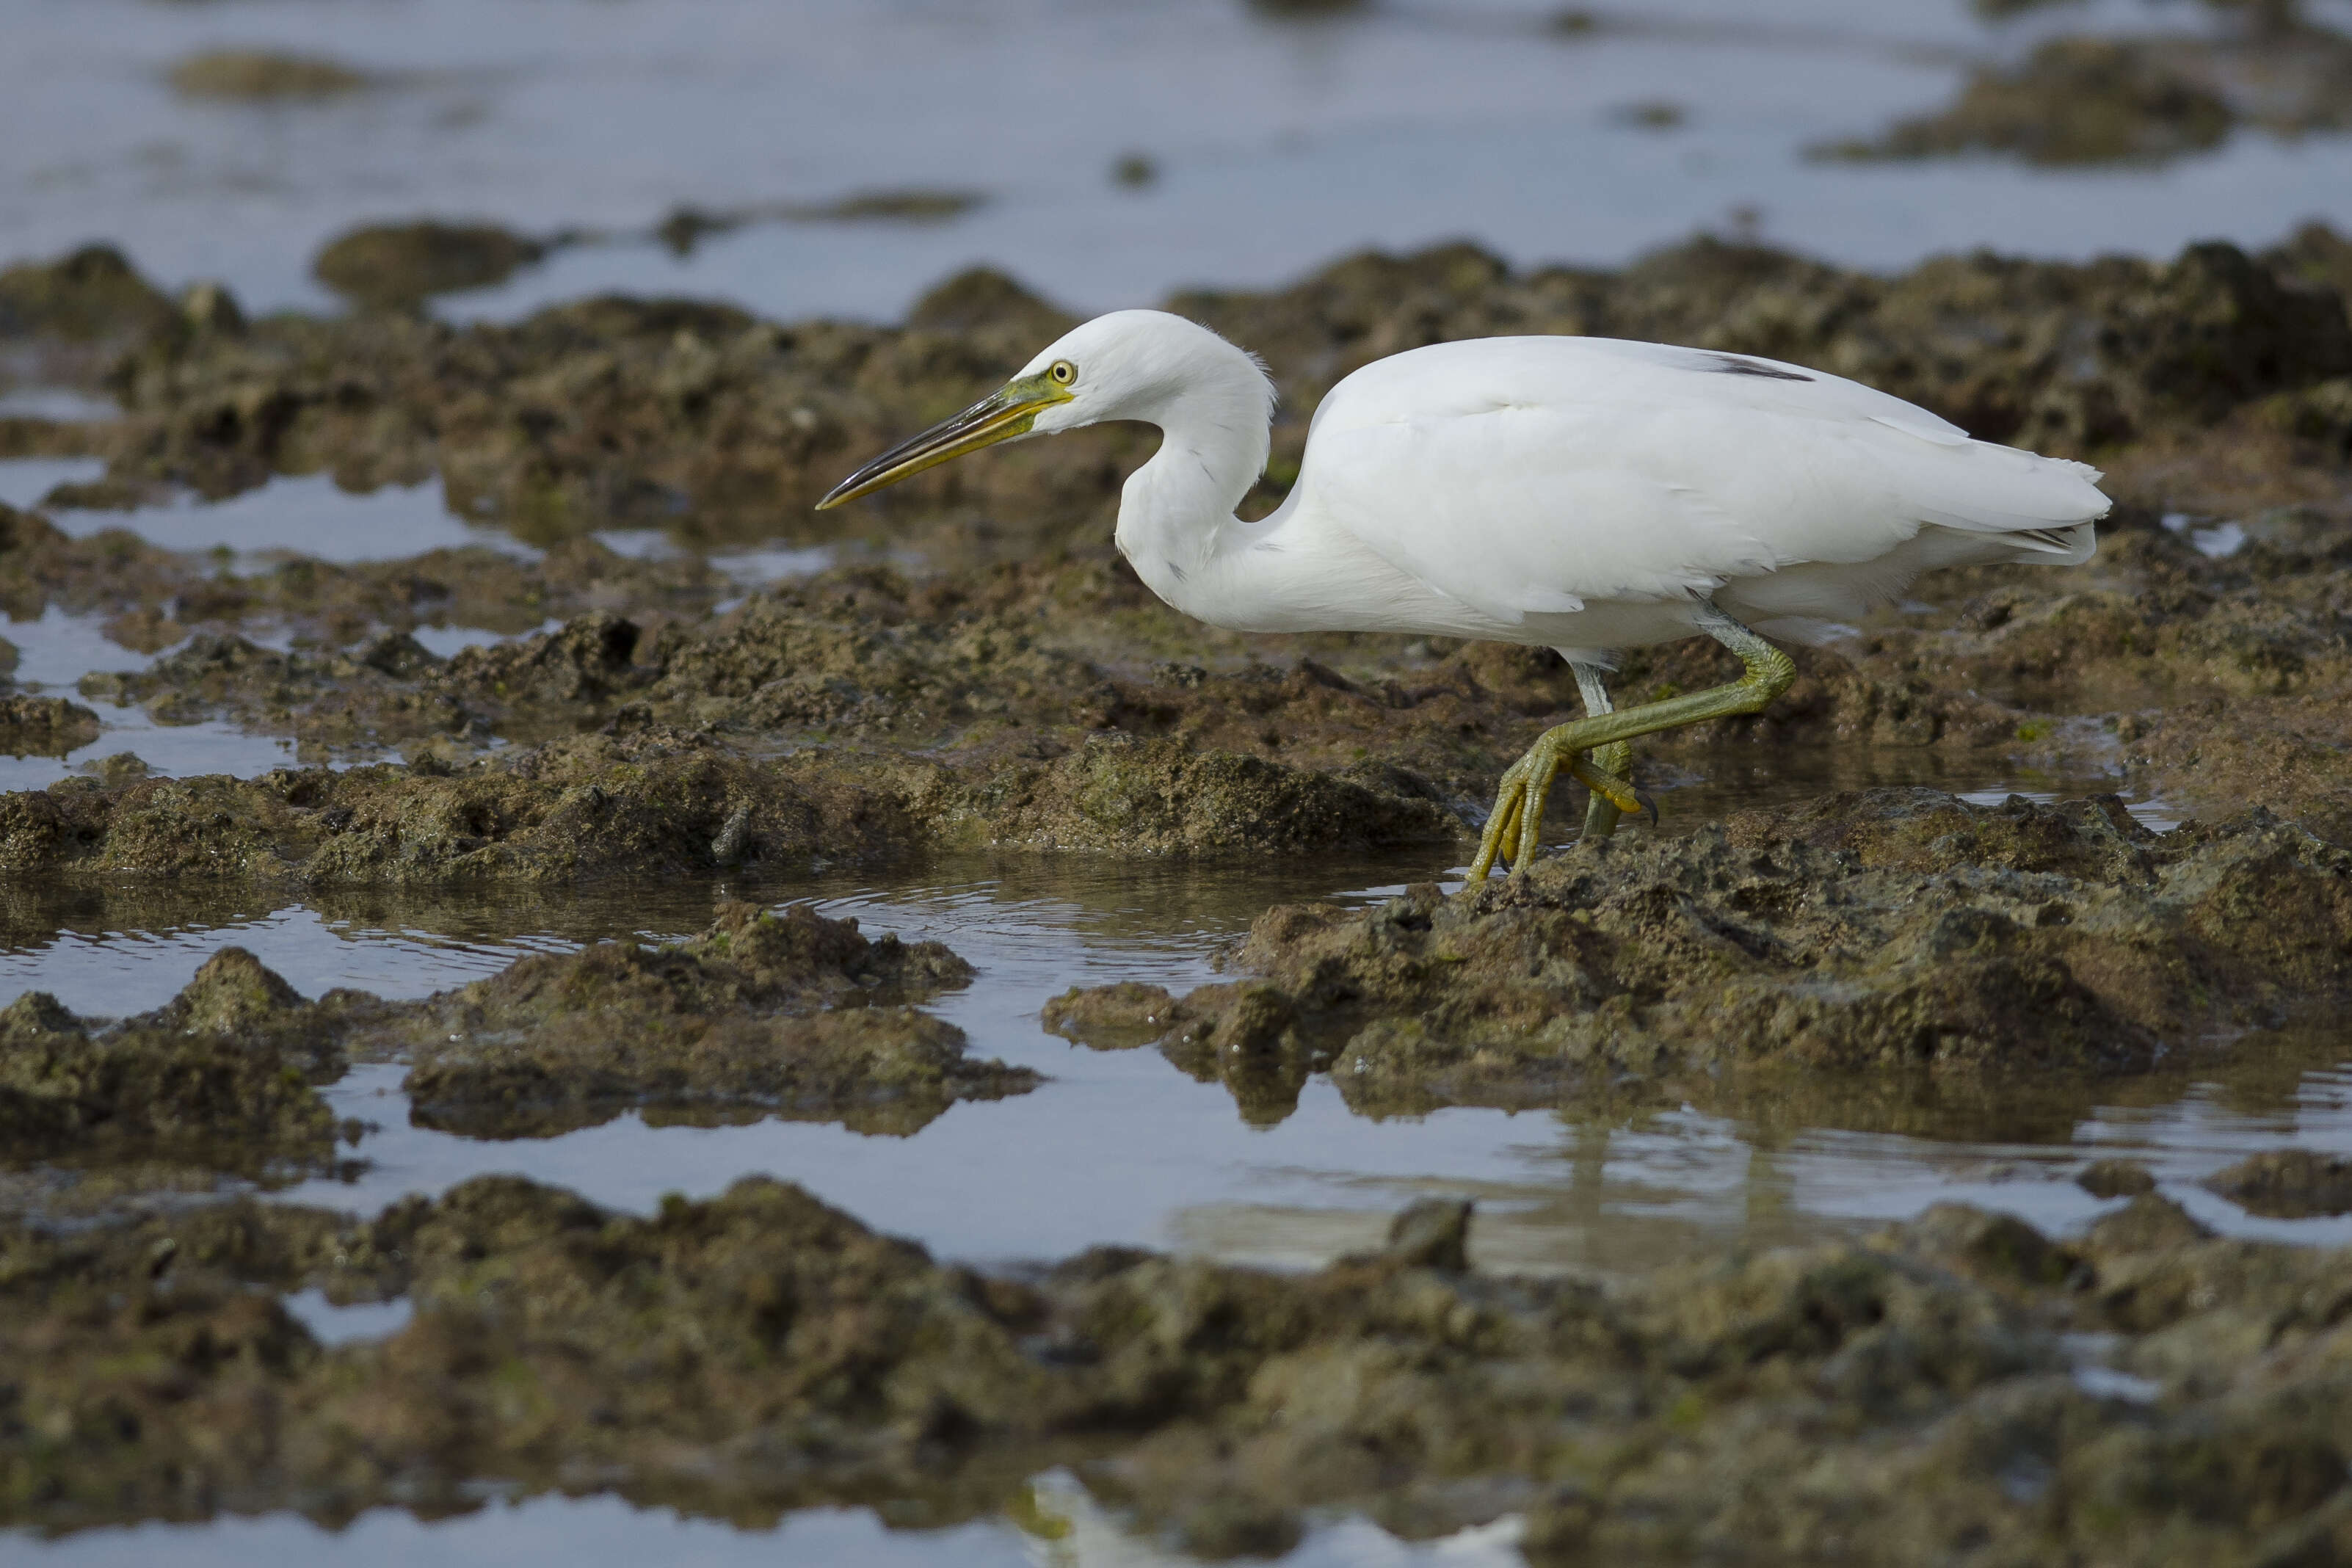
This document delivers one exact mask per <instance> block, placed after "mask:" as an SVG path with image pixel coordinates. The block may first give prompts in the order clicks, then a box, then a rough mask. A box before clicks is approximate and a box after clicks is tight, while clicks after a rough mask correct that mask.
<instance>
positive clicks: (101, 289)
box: [0, 245, 179, 347]
mask: <svg viewBox="0 0 2352 1568" xmlns="http://www.w3.org/2000/svg"><path fill="white" fill-rule="evenodd" d="M178 314H179V312H178V311H177V310H174V309H173V305H172V301H171V300H168V299H166V298H165V297H164V296H163V294H162V293H161V292H159V291H158V290H157V289H155V288H154V287H153V286H152V284H150V283H149V282H148V281H147V280H146V279H143V278H142V277H140V276H139V274H138V273H137V272H136V271H134V270H132V268H131V263H129V262H128V261H126V260H124V259H123V258H122V253H121V251H119V250H116V249H115V248H113V247H111V246H105V245H89V246H84V247H82V248H81V249H79V250H77V251H74V252H73V253H72V254H70V255H68V256H64V257H60V258H58V260H56V261H51V262H33V261H27V262H20V263H18V264H17V265H16V266H14V267H10V268H6V269H5V270H0V339H5V338H58V339H63V340H65V341H66V342H80V343H91V342H95V343H106V344H112V345H114V346H117V347H121V346H123V345H125V344H128V343H131V342H139V341H142V340H144V339H147V338H149V337H151V336H153V335H155V334H157V333H159V332H163V331H169V330H170V328H171V327H172V326H173V323H174V322H175V321H176V320H177V318H178Z"/></svg>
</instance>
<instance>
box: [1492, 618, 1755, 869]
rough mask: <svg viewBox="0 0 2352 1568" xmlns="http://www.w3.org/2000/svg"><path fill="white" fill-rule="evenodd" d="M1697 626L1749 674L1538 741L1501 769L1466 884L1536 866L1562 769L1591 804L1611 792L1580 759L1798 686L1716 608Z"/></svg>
mask: <svg viewBox="0 0 2352 1568" xmlns="http://www.w3.org/2000/svg"><path fill="white" fill-rule="evenodd" d="M1696 619H1697V624H1698V629H1699V630H1701V631H1703V632H1705V633H1706V635H1707V636H1709V637H1713V638H1714V639H1715V640H1716V641H1717V642H1719V643H1721V644H1722V645H1723V646H1724V647H1727V648H1729V649H1730V650H1731V651H1732V652H1734V653H1736V654H1738V656H1739V662H1740V663H1741V664H1743V665H1745V666H1747V667H1748V671H1747V673H1746V674H1745V675H1742V676H1741V677H1740V678H1739V679H1738V680H1735V681H1733V682H1732V683H1731V684H1730V685H1728V686H1717V687H1715V688H1712V689H1708V690H1706V691H1694V692H1691V693H1690V694H1689V695H1688V696H1685V697H1669V698H1667V699H1665V700H1664V701H1661V702H1644V703H1643V704H1642V705H1641V706H1640V707H1638V708H1627V709H1623V710H1620V711H1616V712H1610V713H1594V714H1589V715H1587V716H1586V717H1584V718H1582V719H1576V720H1571V721H1569V722H1568V723H1565V724H1562V725H1560V726H1559V728H1557V729H1553V730H1547V731H1544V732H1543V733H1542V734H1541V735H1538V736H1537V737H1536V743H1535V744H1534V745H1532V746H1530V747H1528V754H1527V755H1526V756H1524V757H1521V758H1520V759H1519V760H1518V761H1517V762H1516V763H1512V764H1511V765H1510V766H1509V767H1508V768H1507V769H1505V770H1504V773H1503V784H1502V788H1501V789H1500V790H1498V791H1497V792H1496V795H1495V809H1494V811H1493V812H1492V813H1490V814H1489V815H1488V816H1487V818H1486V833H1485V835H1484V836H1483V837H1481V839H1480V841H1479V844H1478V858H1476V859H1475V860H1473V861H1471V862H1470V880H1471V881H1473V882H1483V881H1485V880H1486V877H1487V875H1488V873H1490V872H1491V871H1493V870H1494V868H1495V863H1496V860H1497V859H1499V858H1508V859H1509V861H1510V864H1511V868H1512V869H1513V870H1522V869H1524V868H1527V867H1528V865H1530V864H1531V863H1533V861H1534V860H1535V858H1536V846H1537V843H1538V835H1539V834H1540V833H1541V832H1542V830H1543V812H1544V802H1545V800H1546V798H1547V797H1548V796H1549V795H1550V793H1551V784H1552V780H1553V779H1555V778H1556V777H1558V776H1559V770H1560V769H1561V768H1562V767H1566V768H1568V770H1569V773H1570V777H1572V778H1576V779H1578V780H1579V781H1580V782H1581V783H1583V784H1585V786H1586V787H1587V788H1589V789H1592V790H1593V791H1594V794H1595V796H1596V798H1600V797H1602V796H1606V795H1611V794H1612V791H1611V790H1603V789H1601V787H1600V785H1601V779H1602V777H1603V775H1602V774H1601V772H1600V770H1599V769H1597V768H1595V767H1593V766H1592V765H1591V764H1590V763H1586V762H1585V761H1584V758H1583V756H1582V753H1584V752H1597V751H1599V750H1601V748H1602V747H1604V746H1614V745H1616V744H1617V743H1618V742H1623V741H1630V740H1632V739H1633V737H1634V736H1636V735H1654V734H1656V733H1657V732H1658V731H1661V730H1678V729H1680V728H1682V727H1683V726H1684V725H1685V724H1697V723H1703V722H1705V721H1707V720H1709V719H1725V718H1728V717H1730V716H1731V715H1732V714H1735V713H1755V712H1759V711H1760V710H1763V709H1764V708H1766V707H1768V706H1769V705H1770V703H1771V701H1772V700H1773V699H1774V698H1776V697H1778V696H1780V693H1782V692H1783V691H1786V690H1788V689H1789V685H1790V682H1791V681H1793V680H1795V679H1797V667H1796V666H1795V665H1794V664H1793V663H1791V662H1790V659H1789V656H1788V655H1787V654H1785V653H1782V652H1781V651H1780V649H1779V648H1777V647H1773V646H1772V645H1771V644H1770V643H1769V642H1766V641H1765V640H1764V639H1763V638H1762V637H1758V636H1757V635H1756V634H1755V633H1754V632H1751V631H1749V630H1748V628H1747V627H1746V626H1741V625H1740V624H1739V623H1738V621H1735V620H1733V619H1732V618H1731V617H1730V616H1727V615H1725V614H1724V613H1723V612H1722V611H1720V610H1718V609H1717V608H1716V607H1715V606H1714V605H1711V604H1704V603H1702V605H1701V609H1700V614H1699V616H1697V617H1696ZM1606 776H1607V778H1608V781H1609V783H1610V784H1611V785H1612V787H1613V788H1614V789H1622V798H1612V799H1611V800H1610V805H1612V806H1613V807H1614V808H1615V809H1616V810H1618V811H1620V812H1624V811H1632V810H1635V809H1638V807H1639V806H1640V805H1641V804H1642V803H1641V802H1640V800H1639V799H1638V798H1637V797H1636V796H1635V795H1634V793H1633V786H1632V785H1631V784H1627V783H1626V782H1625V780H1624V779H1623V778H1622V776H1620V775H1618V774H1615V773H1611V774H1608V775H1606ZM1506 851H1508V853H1507V857H1506Z"/></svg>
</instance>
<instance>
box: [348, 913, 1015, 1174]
mask: <svg viewBox="0 0 2352 1568" xmlns="http://www.w3.org/2000/svg"><path fill="white" fill-rule="evenodd" d="M970 977H971V968H970V966H969V965H967V964H965V963H964V962H963V961H962V960H961V959H960V958H958V957H956V955H955V954H953V953H952V952H949V951H948V950H947V949H946V948H944V947H941V946H940V945H939V944H938V943H937V942H916V943H913V944H911V945H909V944H905V943H902V942H899V941H898V938H897V937H895V936H888V935H886V936H884V937H882V938H881V939H879V940H878V941H868V940H867V939H866V937H864V936H863V935H861V934H860V933H859V932H858V930H857V922H856V921H835V920H828V919H826V918H825V917H824V916H822V915H818V914H815V913H814V912H813V911H811V910H806V909H802V908H797V907H795V908H793V909H790V910H785V911H784V912H783V913H782V915H781V916H774V915H767V914H763V913H761V911H760V910H758V909H757V908H756V907H754V906H751V905H749V904H731V905H726V906H723V907H722V908H721V909H720V910H719V921H718V923H717V924H715V925H713V926H712V927H711V928H710V929H709V931H705V932H704V933H703V934H701V935H700V936H698V937H696V938H694V939H693V940H691V941H689V942H683V943H680V944H678V945H677V946H673V947H659V948H654V947H646V946H644V945H642V944H639V943H635V942H601V943H598V944H596V945H594V946H592V947H589V948H587V949H585V950H583V951H582V952H576V953H566V954H561V955H557V954H547V955H543V956H538V957H531V958H524V959H521V960H519V961H518V962H516V963H514V964H513V965H511V966H510V967H509V968H508V969H506V970H505V971H504V972H502V973H499V974H498V975H496V976H494V977H493V978H491V979H488V980H484V981H478V982H477V983H475V984H472V985H468V986H467V987H465V988H464V989H463V990H460V991H457V992H452V993H448V994H444V995H442V996H440V997H436V998H435V999H434V1000H433V1001H432V1002H430V1003H426V1004H422V1005H418V1006H417V1007H415V1008H413V1009H409V1010H408V1011H407V1013H406V1015H405V1016H404V1018H403V1019H402V1021H401V1022H400V1024H399V1025H398V1026H396V1028H395V1029H394V1031H393V1032H392V1035H391V1037H392V1038H394V1039H399V1040H404V1041H407V1042H411V1043H412V1048H411V1052H410V1059H411V1060H412V1061H413V1062H414V1064H415V1065H414V1067H413V1068H411V1070H410V1072H409V1075H408V1079H407V1084H406V1088H407V1090H408V1093H409V1096H410V1099H411V1101H412V1102H413V1104H414V1105H415V1114H416V1116H417V1117H418V1119H419V1120H420V1121H425V1122H427V1123H429V1124H432V1125H436V1126H444V1127H449V1128H452V1129H455V1130H458V1131H476V1132H488V1133H492V1134H501V1135H511V1134H512V1133H514V1132H516V1131H564V1130H568V1129H569V1128H571V1127H575V1126H580V1125H584V1124H586V1123H588V1122H592V1121H602V1120H604V1119H606V1118H608V1117H610V1116H612V1115H613V1114H614V1113H615V1112H616V1111H617V1110H619V1109H620V1108H621V1107H623V1106H625V1105H643V1106H651V1107H655V1108H657V1109H658V1110H661V1111H662V1112H663V1113H664V1114H665V1115H670V1116H677V1115H684V1116H696V1115H700V1116H703V1117H709V1116H713V1115H720V1114H726V1115H734V1116H741V1115H746V1114H749V1115H758V1114H776V1115H782V1116H787V1117H796V1118H814V1119H821V1120H825V1121H843V1122H845V1124H847V1125H849V1126H850V1127H853V1128H855V1129H856V1130H858V1131H891V1132H911V1131H915V1130H916V1129H918V1128H919V1127H921V1126H922V1125H923V1124H924V1123H925V1122H928V1121H930V1120H931V1119H932V1118H934V1117H936V1116H938V1115H939V1114H940V1112H941V1111H943V1110H946V1109H947V1108H948V1106H949V1105H950V1103H952V1102H954V1101H956V1100H976V1099H987V1100H992V1099H996V1098H999V1097H1001V1096H1003V1095H1006V1094H1018V1093H1022V1092H1024V1091H1025V1090H1027V1089H1030V1088H1032V1087H1033V1086H1034V1084H1035V1083H1036V1082H1037V1075H1036V1074H1034V1073H1033V1072H1030V1071H1028V1070H1027V1069H1026V1068H1009V1067H1006V1066H1005V1065H1004V1064H1003V1063H1002V1062H993V1061H976V1060H972V1059H970V1058H966V1057H965V1055H964V1050H963V1047H964V1037H963V1034H962V1031H961V1030H959V1029H957V1028H955V1027H953V1026H950V1025H947V1024H943V1023H941V1022H940V1021H939V1020H937V1019H935V1018H932V1017H929V1016H927V1015H924V1014H922V1013H919V1012H916V1011H915V1010H914V1009H913V1008H911V1007H909V1006H907V1005H905V1004H907V1003H909V1002H915V1001H920V1000H923V999H924V998H926V997H928V996H929V995H931V994H935V993H936V992H938V991H939V990H940V989H941V988H943V987H946V986H951V985H959V984H962V983H963V982H964V981H965V980H967V979H969V978H970Z"/></svg>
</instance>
